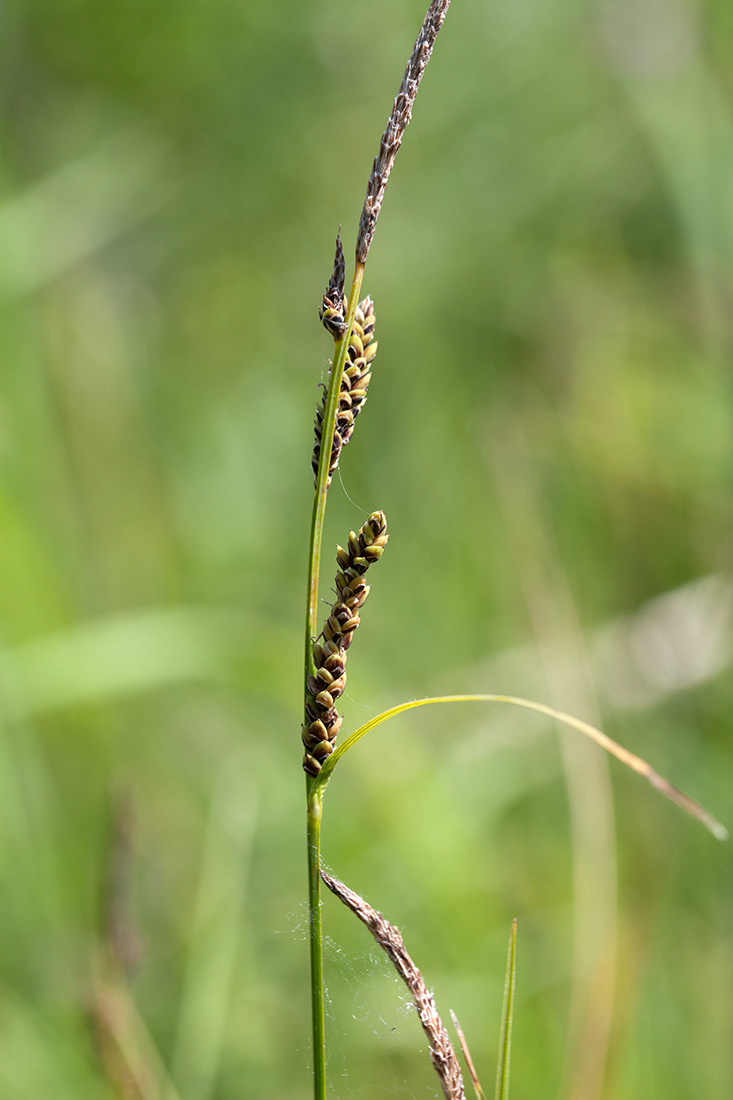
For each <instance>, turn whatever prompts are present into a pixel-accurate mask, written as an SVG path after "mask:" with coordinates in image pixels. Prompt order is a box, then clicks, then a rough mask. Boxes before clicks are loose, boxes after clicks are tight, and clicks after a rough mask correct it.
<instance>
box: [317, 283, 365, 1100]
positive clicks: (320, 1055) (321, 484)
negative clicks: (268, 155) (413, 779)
mask: <svg viewBox="0 0 733 1100" xmlns="http://www.w3.org/2000/svg"><path fill="white" fill-rule="evenodd" d="M363 276H364V265H363V264H360V263H357V264H356V267H355V269H354V279H353V281H352V284H351V293H350V294H349V311H348V313H347V315H346V329H345V331H344V334H343V336H342V337H341V339H340V340H339V341H338V343H337V344H336V349H335V352H334V358H333V366H332V368H331V377H330V379H329V385H328V394H327V396H326V411H325V414H324V418H323V432H322V435H321V454H320V457H319V459H318V475H317V477H316V492H315V497H314V500H313V517H312V521H311V533H310V552H309V557H308V606H307V610H306V619H305V661H304V669H305V695H306V699H307V696H308V675H309V673H311V672H314V671H315V668H314V665H313V640H314V638H315V636H316V633H317V622H318V580H319V573H320V565H321V545H322V543H323V524H324V520H325V516H326V494H327V492H328V468H329V466H330V464H331V448H332V446H333V434H334V431H335V430H336V413H337V411H338V400H339V392H340V390H341V378H342V376H343V373H344V364H345V362H346V353H347V351H348V348H349V339H350V338H351V330H352V329H353V327H354V317H355V316H356V306H357V303H358V300H359V291H360V290H361V281H362V278H363ZM306 721H307V719H306ZM306 790H307V795H308V818H307V822H308V824H307V836H308V902H309V928H310V934H309V939H310V960H311V1007H312V1013H313V1089H314V1097H315V1100H326V1034H325V1024H324V989H323V923H322V918H321V876H320V842H321V814H322V812H323V786H322V785H318V786H316V785H314V783H313V780H312V779H311V778H310V776H306Z"/></svg>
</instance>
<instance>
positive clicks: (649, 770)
mask: <svg viewBox="0 0 733 1100" xmlns="http://www.w3.org/2000/svg"><path fill="white" fill-rule="evenodd" d="M434 703H509V704H510V705H511V706H514V707H524V708H525V709H526V710H534V711H536V712H537V713H538V714H546V715H547V716H548V717H549V718H554V719H555V721H557V722H563V723H564V724H565V725H566V726H571V727H572V728H573V729H576V730H578V731H579V732H580V733H582V734H585V736H586V737H590V739H591V741H595V742H596V744H597V745H600V746H601V748H602V749H605V750H606V752H608V753H610V754H611V756H615V757H616V759H617V760H620V761H621V763H622V764H625V765H626V766H627V768H631V770H632V771H635V772H637V773H638V774H639V775H641V776H643V777H644V779H646V780H647V781H648V782H649V783H651V785H652V787H654V788H655V789H656V790H658V791H660V792H661V794H663V795H665V797H666V798H668V799H669V800H670V801H671V802H674V803H675V804H676V805H677V806H679V807H680V808H681V809H683V810H685V811H686V812H687V813H688V814H691V815H692V817H694V818H696V819H697V820H698V821H699V822H701V824H703V825H704V826H705V828H706V829H708V830H709V831H710V832H711V833H712V834H713V836H714V837H716V838H717V839H718V840H727V839H728V830H727V829H726V828H725V826H724V825H721V823H720V822H719V821H717V820H716V819H715V818H714V817H713V816H712V814H709V813H708V812H707V810H704V809H703V807H702V806H701V805H700V804H699V803H697V802H695V800H694V799H692V798H690V797H689V795H686V794H685V793H684V792H683V791H681V790H679V789H678V788H677V787H675V786H673V784H672V783H670V782H669V781H668V780H666V779H664V778H663V777H662V776H661V775H660V774H659V773H658V772H656V771H655V770H654V768H653V767H652V766H651V764H647V762H646V761H645V760H642V759H641V757H640V756H636V755H635V753H633V752H629V750H628V749H625V748H624V747H623V746H622V745H619V744H617V742H616V741H613V740H612V739H611V738H610V737H608V736H607V735H606V734H605V733H601V731H600V730H599V729H596V727H595V726H591V725H590V724H589V723H588V722H583V721H582V720H581V719H580V718H573V716H572V715H570V714H565V713H564V712H563V711H561V710H555V708H554V707H549V706H547V704H546V703H535V702H534V701H533V700H531V699H521V698H519V697H518V696H516V695H436V696H434V697H432V698H429V699H412V700H410V701H409V702H407V703H400V705H399V706H396V707H390V709H389V710H385V711H384V712H383V713H382V714H378V715H377V716H376V717H375V718H370V719H369V721H368V722H365V723H364V725H363V726H360V727H359V729H358V730H355V732H354V733H352V734H350V735H349V736H348V737H346V738H345V739H344V740H343V741H342V742H341V744H340V745H338V746H337V748H336V749H334V751H333V752H332V753H331V755H330V756H329V757H328V758H327V760H326V761H325V763H324V765H323V767H322V769H321V771H320V773H319V775H318V778H317V780H316V781H315V783H316V785H320V784H322V783H325V782H326V781H327V780H328V779H329V778H330V776H331V773H332V772H333V769H334V768H335V767H336V764H337V763H338V762H339V760H340V759H341V757H342V756H343V755H344V754H345V753H347V752H348V751H349V749H351V748H353V747H354V745H356V744H357V742H358V741H361V739H362V737H365V736H366V734H367V733H371V731H372V730H373V729H376V727H377V726H380V725H381V724H382V722H386V721H387V719H388V718H394V717H395V716H396V715H398V714H402V713H403V711H406V710H413V709H414V708H415V707H426V706H431V705H432V704H434Z"/></svg>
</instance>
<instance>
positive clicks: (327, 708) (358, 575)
mask: <svg viewBox="0 0 733 1100" xmlns="http://www.w3.org/2000/svg"><path fill="white" fill-rule="evenodd" d="M388 538H389V535H388V534H387V520H386V517H385V515H384V512H374V513H372V515H371V516H370V517H369V519H368V520H367V522H366V523H365V524H364V526H363V527H362V528H361V529H360V531H359V533H358V534H355V533H354V532H353V531H351V532H350V533H349V545H348V547H347V548H346V549H344V548H342V547H341V546H339V547H337V549H336V560H337V562H338V566H339V572H338V573H337V574H336V601H335V603H334V605H333V607H332V608H331V613H330V615H329V616H328V618H327V619H326V622H325V624H324V626H323V630H322V632H321V635H320V638H321V639H322V640H321V641H316V642H314V644H313V663H314V665H315V674H313V675H311V676H309V677H308V693H307V696H306V705H305V711H306V722H305V724H304V725H303V745H304V746H305V756H304V758H303V768H304V769H305V771H307V772H308V774H309V775H312V776H316V775H318V773H319V771H320V770H321V766H322V764H323V761H324V760H325V759H326V757H327V756H330V755H331V753H332V752H333V750H334V748H335V745H336V736H337V734H338V731H339V730H340V728H341V723H342V722H343V719H342V717H341V715H340V714H339V713H338V711H337V710H336V700H337V699H338V697H339V696H340V695H342V694H343V691H344V688H345V686H346V651H347V650H348V648H349V646H350V645H351V643H352V641H353V638H354V631H355V630H356V628H357V626H358V625H359V621H360V620H359V609H360V608H361V607H362V606H363V604H364V602H365V600H366V598H367V596H368V595H369V585H368V584H367V583H366V582H365V580H364V574H365V573H366V571H367V569H368V568H369V566H370V565H373V564H374V562H377V561H379V559H380V558H381V556H382V554H383V552H384V548H385V546H386V545H387V540H388Z"/></svg>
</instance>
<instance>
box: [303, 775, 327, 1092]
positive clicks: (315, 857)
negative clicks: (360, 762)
mask: <svg viewBox="0 0 733 1100" xmlns="http://www.w3.org/2000/svg"><path fill="white" fill-rule="evenodd" d="M322 813H323V787H317V788H315V789H312V790H311V791H310V792H309V797H308V817H307V838H308V928H309V940H310V962H311V1014H312V1020H313V1095H314V1097H315V1100H326V1026H325V1014H324V988H323V918H322V913H321V874H320V868H321V816H322Z"/></svg>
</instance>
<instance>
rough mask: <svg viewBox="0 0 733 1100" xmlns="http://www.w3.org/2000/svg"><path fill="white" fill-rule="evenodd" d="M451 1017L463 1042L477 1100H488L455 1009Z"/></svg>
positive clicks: (462, 1047) (461, 1042) (462, 1046)
mask: <svg viewBox="0 0 733 1100" xmlns="http://www.w3.org/2000/svg"><path fill="white" fill-rule="evenodd" d="M450 1015H451V1019H452V1021H453V1027H454V1028H455V1029H456V1035H457V1036H458V1042H459V1043H460V1044H461V1050H462V1051H463V1057H464V1059H465V1062H466V1065H467V1067H468V1073H469V1076H470V1078H471V1081H472V1083H473V1091H474V1092H475V1093H476V1098H477V1100H486V1096H485V1094H484V1090H483V1089H482V1088H481V1082H480V1081H479V1079H478V1074H477V1073H476V1068H475V1066H474V1064H473V1058H472V1057H471V1051H470V1050H469V1049H468V1043H467V1042H466V1036H465V1035H464V1034H463V1028H462V1027H461V1025H460V1024H459V1023H458V1017H457V1016H456V1014H455V1012H454V1011H453V1009H451V1012H450Z"/></svg>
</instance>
